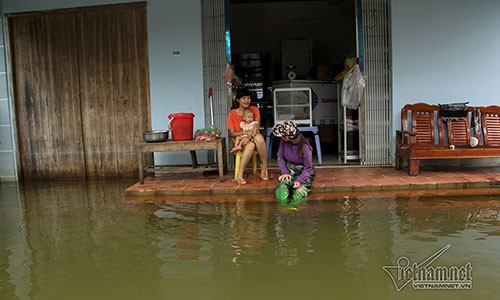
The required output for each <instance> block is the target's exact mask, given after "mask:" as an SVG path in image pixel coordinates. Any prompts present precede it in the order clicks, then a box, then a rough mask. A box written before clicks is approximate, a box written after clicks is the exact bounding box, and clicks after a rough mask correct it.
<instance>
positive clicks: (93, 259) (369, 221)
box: [0, 181, 500, 299]
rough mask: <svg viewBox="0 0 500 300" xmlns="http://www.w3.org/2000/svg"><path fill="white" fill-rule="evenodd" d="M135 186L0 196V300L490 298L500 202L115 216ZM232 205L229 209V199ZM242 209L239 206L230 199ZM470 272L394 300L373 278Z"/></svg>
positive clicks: (388, 201)
mask: <svg viewBox="0 0 500 300" xmlns="http://www.w3.org/2000/svg"><path fill="white" fill-rule="evenodd" d="M130 184H132V183H131V182H125V181H106V182H101V181H91V182H83V183H82V182H29V183H26V184H20V185H17V184H15V183H1V184H0V299H282V298H287V299H333V298H341V299H399V298H400V297H405V299H422V298H423V297H425V298H429V299H452V298H453V299H470V298H472V297H480V298H486V297H489V298H494V297H496V295H498V293H499V292H500V287H498V285H497V278H498V274H497V270H498V269H500V262H499V261H500V260H499V259H498V250H499V249H500V237H499V236H500V217H499V212H500V198H495V197H491V196H485V197H475V198H474V199H470V198H466V197H465V198H460V197H454V198H444V197H443V198H434V199H433V198H422V199H419V198H405V199H396V198H384V199H372V198H370V197H364V198H363V197H361V198H355V199H354V198H347V197H345V198H342V199H331V200H323V201H315V202H310V203H308V204H307V205H306V206H303V207H301V208H300V209H299V210H297V211H289V210H283V209H281V208H279V207H278V206H277V205H276V204H275V203H270V202H245V201H244V198H235V199H234V201H232V202H231V201H229V202H228V201H224V202H218V203H216V202H211V203H208V202H201V203H164V204H158V205H155V204H125V203H122V202H121V198H122V193H123V190H124V189H125V188H126V187H128V186H129V185H130ZM235 197H236V196H235ZM238 197H241V196H238ZM447 244H450V245H451V248H450V249H449V250H447V252H446V253H444V254H443V255H442V257H440V258H439V260H437V261H436V263H439V265H447V266H461V265H464V264H465V263H467V262H470V263H471V265H472V267H473V272H472V273H473V289H472V290H462V291H457V290H447V291H444V290H440V291H425V290H414V289H412V287H411V285H409V286H407V287H405V289H403V290H402V291H400V292H397V291H396V290H395V288H394V286H393V284H392V282H391V280H390V278H389V277H388V276H387V274H385V272H384V271H383V269H382V267H383V266H388V265H389V266H390V265H394V264H395V262H396V261H397V259H398V258H399V257H401V256H405V257H408V259H409V260H411V261H412V262H421V261H423V260H425V259H426V258H427V257H429V256H430V255H431V254H433V253H434V252H435V251H437V250H439V249H441V248H442V247H443V246H445V245H447Z"/></svg>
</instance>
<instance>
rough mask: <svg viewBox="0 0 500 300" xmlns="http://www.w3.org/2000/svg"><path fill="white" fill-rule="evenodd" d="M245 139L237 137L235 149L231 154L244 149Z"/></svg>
mask: <svg viewBox="0 0 500 300" xmlns="http://www.w3.org/2000/svg"><path fill="white" fill-rule="evenodd" d="M244 139H245V137H243V136H237V137H236V139H235V141H234V147H233V149H231V153H235V152H238V151H240V150H241V149H243V147H242V146H243V145H245V144H243V140H244Z"/></svg>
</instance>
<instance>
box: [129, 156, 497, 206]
mask: <svg viewBox="0 0 500 300" xmlns="http://www.w3.org/2000/svg"><path fill="white" fill-rule="evenodd" d="M248 170H249V169H248ZM315 170H316V175H317V176H316V179H315V180H314V183H313V190H312V192H311V193H310V195H309V197H308V199H311V200H317V199H336V198H342V197H350V196H358V197H359V196H360V195H364V196H367V197H383V196H384V195H391V196H399V195H401V196H404V195H407V196H408V195H480V194H498V195H500V167H461V168H459V167H452V166H449V167H442V166H441V167H439V168H422V169H421V170H420V174H419V175H418V176H408V173H407V169H406V168H405V169H403V170H402V171H398V170H395V169H394V168H393V167H364V166H352V165H349V166H333V167H316V168H315ZM249 171H250V170H249ZM269 172H270V174H269V175H270V176H269V177H270V179H269V181H262V180H259V179H258V178H257V176H255V175H253V174H249V175H248V177H246V180H247V184H245V185H238V184H236V183H235V182H233V181H232V177H233V171H232V170H229V172H228V174H227V175H225V177H224V178H225V180H224V182H220V181H219V177H218V175H217V174H209V175H203V174H201V173H181V174H179V173H176V174H162V175H157V176H155V177H152V176H147V177H146V178H145V180H144V184H140V183H139V182H138V183H136V184H134V185H132V186H130V187H129V188H127V189H126V190H125V197H124V199H123V201H124V202H135V203H151V202H165V201H169V202H171V201H211V200H214V201H235V200H239V199H243V198H244V199H245V200H258V201H274V196H273V192H274V188H275V186H276V180H277V177H278V170H277V169H276V168H274V169H270V170H269Z"/></svg>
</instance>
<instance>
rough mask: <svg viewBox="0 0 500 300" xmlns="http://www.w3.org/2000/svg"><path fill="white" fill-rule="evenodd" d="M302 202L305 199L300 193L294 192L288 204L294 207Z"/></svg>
mask: <svg viewBox="0 0 500 300" xmlns="http://www.w3.org/2000/svg"><path fill="white" fill-rule="evenodd" d="M304 202H306V199H305V198H304V196H302V194H301V193H294V194H293V196H292V201H290V206H291V207H296V206H298V205H300V204H302V203H304Z"/></svg>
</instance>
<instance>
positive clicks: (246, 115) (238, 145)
mask: <svg viewBox="0 0 500 300" xmlns="http://www.w3.org/2000/svg"><path fill="white" fill-rule="evenodd" d="M254 118H255V117H254V114H253V111H252V110H251V109H248V108H247V109H245V110H244V111H243V119H244V121H243V122H241V123H240V127H241V129H243V131H252V135H251V136H249V135H248V134H244V135H239V136H237V137H236V139H235V141H234V147H233V149H231V153H234V152H238V151H240V150H242V149H243V147H244V146H245V145H246V144H248V142H249V141H251V138H252V136H254V135H256V134H257V133H258V128H257V126H255V125H257V124H258V122H257V121H255V120H254Z"/></svg>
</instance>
